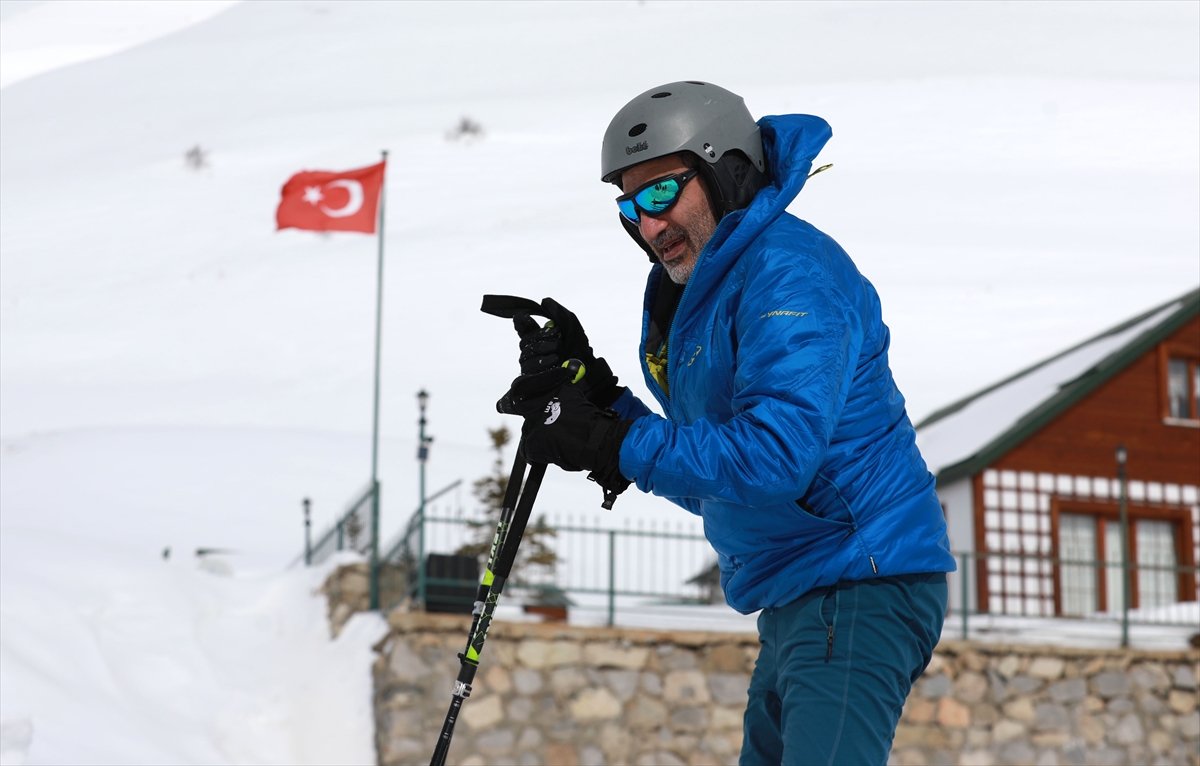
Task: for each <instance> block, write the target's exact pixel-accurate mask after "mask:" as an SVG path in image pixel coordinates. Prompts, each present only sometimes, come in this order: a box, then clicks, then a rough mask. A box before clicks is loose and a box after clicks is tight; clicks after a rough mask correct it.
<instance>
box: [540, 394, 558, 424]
mask: <svg viewBox="0 0 1200 766" xmlns="http://www.w3.org/2000/svg"><path fill="white" fill-rule="evenodd" d="M545 411H546V414H547V415H548V416H549V417H547V418H546V422H545V423H543V424H542V425H547V426H548V425H550V424H551V423H553V422H554V421H556V420H558V416H559V414H561V413H562V405H561V404H559V402H558V399H551V400H550V403H549V404H547V405H546V410H545Z"/></svg>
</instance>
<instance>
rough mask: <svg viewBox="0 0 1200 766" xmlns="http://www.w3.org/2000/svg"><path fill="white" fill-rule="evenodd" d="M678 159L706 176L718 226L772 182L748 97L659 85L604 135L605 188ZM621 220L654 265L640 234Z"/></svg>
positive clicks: (705, 86) (688, 84)
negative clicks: (651, 164) (644, 167)
mask: <svg viewBox="0 0 1200 766" xmlns="http://www.w3.org/2000/svg"><path fill="white" fill-rule="evenodd" d="M672 154H683V156H684V162H685V163H686V164H687V165H689V166H691V167H695V168H696V169H697V170H699V171H700V177H701V178H702V179H703V181H704V184H705V186H706V187H707V188H708V198H709V202H710V203H711V205H712V210H713V217H714V218H715V219H716V220H718V221H720V220H721V219H722V218H724V217H725V216H726V215H728V214H729V213H731V212H733V211H734V210H741V209H742V208H744V207H747V206H748V205H749V204H750V203H751V202H752V201H753V200H754V196H755V195H756V194H758V192H759V190H760V189H762V188H763V187H765V186H766V185H767V184H768V183H769V181H770V176H769V171H768V169H767V164H766V161H765V158H764V157H763V145H762V137H761V135H760V134H759V130H758V125H757V124H755V122H754V118H753V117H751V116H750V111H749V110H748V109H746V104H745V102H743V101H742V97H741V96H739V95H737V94H736V93H731V92H729V91H727V90H725V89H724V88H721V87H718V86H716V85H712V84H710V83H704V82H699V81H697V80H685V81H683V82H673V83H669V84H667V85H661V86H659V87H657V88H651V89H650V90H648V91H646V92H645V93H643V94H641V95H640V96H638V97H637V98H635V99H633V100H632V101H630V102H629V103H628V104H626V105H625V106H624V107H623V108H622V109H621V111H619V112H617V116H616V117H613V119H612V122H610V123H609V125H608V130H606V131H605V132H604V144H603V146H602V148H601V150H600V180H601V181H605V182H607V183H613V184H617V185H620V183H621V172H622V171H624V170H626V169H628V168H631V167H633V166H634V165H637V164H639V163H642V162H646V161H647V160H653V159H657V158H659V157H666V156H668V155H672ZM620 219H621V225H622V226H623V227H624V228H625V231H627V232H628V233H629V236H631V237H633V240H634V242H637V243H638V245H639V246H640V247H641V248H642V249H643V250H645V251H646V254H647V255H648V256H650V260H651V261H654V260H655V256H654V252H653V251H652V250H651V248H650V247H649V246H648V245H647V244H646V243H645V242H643V241H642V238H641V235H640V234H639V233H638V230H637V227H636V226H634V225H633V224H631V223H630V222H629V221H627V220H626V219H625V218H624V216H620Z"/></svg>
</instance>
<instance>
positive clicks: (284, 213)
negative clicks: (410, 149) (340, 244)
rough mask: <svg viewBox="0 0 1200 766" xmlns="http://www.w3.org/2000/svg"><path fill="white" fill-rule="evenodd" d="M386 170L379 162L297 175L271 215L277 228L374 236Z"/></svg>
mask: <svg viewBox="0 0 1200 766" xmlns="http://www.w3.org/2000/svg"><path fill="white" fill-rule="evenodd" d="M386 166H387V162H381V163H379V164H378V165H371V166H370V167H365V168H358V169H357V170H347V171H344V172H342V173H333V172H329V171H325V170H303V171H301V172H299V173H297V174H296V175H294V176H292V177H291V178H289V179H288V180H287V183H285V184H284V185H283V196H282V198H281V199H280V200H279V209H278V210H276V211H275V223H276V224H277V228H279V229H308V230H309V231H361V232H364V233H366V234H374V233H375V219H376V212H377V211H378V210H379V192H380V190H381V189H382V188H383V172H384V169H385V168H386Z"/></svg>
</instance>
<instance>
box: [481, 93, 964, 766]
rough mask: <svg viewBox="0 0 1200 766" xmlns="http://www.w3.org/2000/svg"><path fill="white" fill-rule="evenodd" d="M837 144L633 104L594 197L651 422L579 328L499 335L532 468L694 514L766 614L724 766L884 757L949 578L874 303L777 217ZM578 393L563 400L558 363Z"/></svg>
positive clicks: (661, 100)
mask: <svg viewBox="0 0 1200 766" xmlns="http://www.w3.org/2000/svg"><path fill="white" fill-rule="evenodd" d="M830 135H831V132H830V129H829V126H828V125H827V124H826V123H825V122H824V121H823V120H821V119H820V118H818V117H812V116H807V115H787V116H778V117H765V118H763V119H762V120H760V121H759V122H758V123H757V124H756V123H755V122H754V121H753V119H752V118H751V117H750V113H749V112H748V111H747V110H746V107H745V105H744V104H743V102H742V99H741V98H740V97H738V96H736V95H735V94H733V93H730V92H729V91H726V90H724V89H722V88H718V87H716V86H714V85H710V84H705V83H700V82H677V83H671V84H669V85H664V86H662V87H660V88H655V89H653V90H650V91H647V92H646V93H643V94H642V95H640V96H638V97H637V98H635V99H634V100H633V101H631V102H629V104H627V105H626V106H625V107H624V108H623V109H622V110H621V111H620V112H619V113H618V114H617V116H616V117H615V118H614V119H613V121H612V123H611V124H610V125H609V127H608V131H607V132H606V133H605V136H604V145H603V149H602V160H601V161H602V180H604V181H608V182H611V183H614V184H617V185H618V186H619V187H620V188H621V190H622V192H623V194H622V195H621V196H620V197H618V198H617V204H618V208H619V212H620V216H621V224H622V225H623V226H624V227H625V229H626V231H628V232H629V234H630V236H632V237H633V238H634V240H635V241H636V242H637V243H638V244H639V245H640V246H641V247H642V248H643V249H644V250H645V251H646V252H647V253H648V254H649V255H650V258H651V261H652V262H653V263H654V265H653V266H652V267H651V269H650V277H649V281H648V283H647V288H646V297H645V303H644V308H643V330H642V347H641V354H640V360H641V362H642V367H643V372H644V374H645V376H646V381H647V385H648V386H649V387H650V389H651V391H652V392H653V393H654V395H655V398H656V399H657V400H658V403H659V405H660V406H661V407H662V410H663V412H664V413H666V417H660V416H658V415H656V414H653V413H652V412H651V411H650V410H649V408H648V407H646V405H644V404H643V403H642V402H640V401H638V400H637V399H636V398H635V397H634V396H633V395H632V393H630V391H629V390H628V389H627V388H624V387H621V386H618V384H617V380H616V377H615V376H614V375H613V374H612V372H611V371H610V369H609V367H608V364H607V363H606V362H605V361H604V360H603V359H602V358H597V357H596V356H595V355H594V354H593V352H592V350H591V348H590V346H589V344H588V341H587V336H586V335H585V334H584V332H583V330H582V327H581V326H580V324H579V321H578V319H577V318H576V317H575V316H574V315H573V314H571V313H570V312H569V311H567V310H566V309H564V308H562V306H560V305H559V304H558V303H556V302H554V301H552V300H550V299H546V300H545V301H543V302H542V308H543V312H544V313H545V314H546V315H547V316H549V317H550V318H551V319H552V320H553V321H552V322H551V323H549V324H548V326H547V327H539V326H538V324H537V322H535V321H534V320H533V319H531V318H530V317H529V316H527V315H523V316H518V317H517V319H516V326H517V330H518V332H519V333H520V335H521V348H522V354H521V366H522V372H523V373H525V374H524V375H522V376H521V377H520V378H518V379H517V380H516V381H515V382H514V383H513V386H512V388H511V389H510V390H509V392H508V393H507V394H506V395H505V397H504V398H503V399H502V400H501V402H500V408H501V410H502V411H505V412H509V413H513V414H520V415H522V416H524V417H525V425H524V427H523V429H522V432H523V435H524V442H523V444H524V446H523V449H524V451H525V454H526V456H527V458H528V459H529V460H530V461H532V462H550V463H555V464H557V465H560V466H562V467H564V468H566V469H568V470H588V471H590V472H591V475H590V478H593V479H594V480H596V481H597V482H599V483H600V484H601V486H603V487H604V488H605V490H606V492H607V493H619V492H621V491H623V490H624V489H625V488H626V487H627V486H628V485H629V483H630V482H634V483H636V484H637V487H638V489H640V490H642V491H643V492H652V493H654V494H656V495H660V496H662V497H666V498H668V499H669V500H671V501H673V502H675V503H677V504H679V505H680V506H682V507H683V508H685V509H687V510H688V511H690V512H692V513H695V514H698V515H700V516H701V517H702V518H703V519H704V530H705V535H706V536H707V537H708V539H709V541H710V542H711V543H712V545H713V547H714V548H715V549H716V551H717V554H718V561H719V564H720V569H721V587H722V589H723V590H724V592H725V597H726V600H727V601H728V602H729V604H730V605H731V606H732V607H734V608H735V609H737V610H738V611H740V612H743V613H747V614H749V613H752V612H755V611H759V610H761V614H760V615H759V618H758V627H759V635H760V641H761V644H762V646H761V649H760V652H759V657H758V661H757V663H756V665H755V669H754V675H753V677H752V680H751V682H750V689H749V700H748V704H747V708H746V714H745V720H744V738H743V746H742V754H741V762H742V763H744V764H760V763H773V764H778V763H787V764H796V763H821V764H833V763H855V764H862V763H875V764H883V763H885V762H886V761H887V757H888V752H889V750H890V748H891V741H892V736H893V734H894V732H895V728H896V722H897V720H898V719H899V716H900V712H901V708H902V707H903V705H904V701H905V699H906V698H907V696H908V692H909V689H910V688H911V685H912V683H913V682H914V681H915V680H916V679H917V677H918V676H919V675H920V674H921V672H922V670H924V668H925V666H926V664H927V663H928V662H929V659H930V657H931V655H932V651H933V647H934V645H935V644H936V643H937V640H938V637H939V634H940V632H941V627H942V618H943V616H944V615H945V610H946V597H947V593H946V575H945V573H946V572H948V571H953V569H954V559H953V557H952V556H951V555H950V552H949V548H948V540H947V537H946V527H945V522H944V519H943V516H942V511H941V508H940V505H939V503H938V499H937V496H936V495H935V494H934V489H933V486H934V481H933V477H932V476H931V475H930V474H929V471H928V470H927V469H926V467H925V463H924V461H923V460H922V459H921V455H920V453H919V452H918V450H917V447H916V444H915V441H914V438H915V434H914V431H913V428H912V425H911V424H910V422H909V420H908V416H907V415H906V414H905V411H904V399H903V397H902V396H901V395H900V392H899V391H898V390H897V388H896V385H895V383H894V382H893V380H892V376H891V372H890V370H889V368H888V361H887V350H888V342H889V336H888V329H887V327H886V326H885V325H884V323H883V320H882V317H881V309H880V304H879V298H878V296H877V295H876V293H875V290H874V288H873V287H872V286H871V284H870V283H869V282H868V281H867V280H866V279H865V278H863V277H862V276H861V275H860V274H859V273H858V271H857V269H856V268H855V266H854V264H853V262H851V260H850V258H849V257H848V256H847V255H846V253H845V252H844V251H843V250H842V249H841V248H840V247H839V246H838V245H837V243H836V242H834V241H833V240H832V239H831V238H829V237H828V236H827V235H825V234H823V233H822V232H820V231H818V230H817V229H816V228H814V227H813V226H811V225H810V224H808V223H805V222H804V221H801V220H799V219H798V218H796V217H794V216H792V215H790V214H788V213H787V212H785V208H786V207H787V205H788V204H789V203H790V202H791V201H792V200H793V199H794V198H795V196H796V195H797V194H798V193H799V191H800V189H801V188H802V187H803V186H804V183H805V180H806V179H807V178H808V176H809V174H810V173H809V171H810V169H811V168H812V161H813V159H814V158H815V157H816V155H817V153H818V152H819V151H820V149H821V148H822V147H823V146H824V145H825V142H826V141H828V140H829V137H830ZM571 357H576V358H579V359H580V360H581V361H583V362H584V365H585V374H584V377H583V378H582V379H581V380H580V381H579V382H578V385H571V384H570V381H568V380H567V377H568V376H569V375H568V373H567V372H566V371H565V370H563V369H561V368H560V367H559V365H560V364H561V362H562V361H563V360H566V359H568V358H571Z"/></svg>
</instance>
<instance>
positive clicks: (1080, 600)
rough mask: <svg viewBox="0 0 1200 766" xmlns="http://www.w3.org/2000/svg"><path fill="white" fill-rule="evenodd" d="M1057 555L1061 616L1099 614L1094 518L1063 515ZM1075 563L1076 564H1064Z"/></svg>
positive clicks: (1076, 514)
mask: <svg viewBox="0 0 1200 766" xmlns="http://www.w3.org/2000/svg"><path fill="white" fill-rule="evenodd" d="M1058 555H1059V558H1061V559H1062V561H1063V566H1062V573H1061V574H1060V577H1061V580H1060V583H1061V584H1060V589H1061V590H1060V592H1061V593H1062V613H1063V614H1069V615H1085V614H1091V613H1092V612H1095V611H1098V610H1099V606H1100V605H1099V603H1098V594H1097V593H1096V568H1095V566H1093V565H1092V563H1091V562H1093V561H1095V560H1096V517H1095V516H1084V515H1083V514H1080V513H1064V514H1063V515H1062V516H1061V517H1059V526H1058ZM1071 561H1077V562H1079V563H1078V564H1070V563H1067V562H1071Z"/></svg>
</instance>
